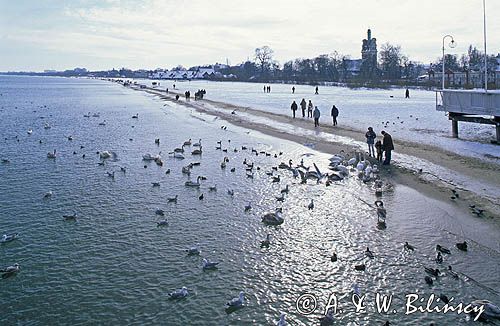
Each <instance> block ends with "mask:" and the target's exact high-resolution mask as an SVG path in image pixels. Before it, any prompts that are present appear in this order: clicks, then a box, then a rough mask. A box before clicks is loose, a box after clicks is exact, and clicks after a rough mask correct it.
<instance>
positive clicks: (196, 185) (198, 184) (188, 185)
mask: <svg viewBox="0 0 500 326" xmlns="http://www.w3.org/2000/svg"><path fill="white" fill-rule="evenodd" d="M200 178H201V177H200V176H198V177H197V178H196V182H194V181H191V180H188V181H186V183H184V185H185V186H186V187H199V186H200V185H201V184H200Z"/></svg>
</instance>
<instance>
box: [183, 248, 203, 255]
mask: <svg viewBox="0 0 500 326" xmlns="http://www.w3.org/2000/svg"><path fill="white" fill-rule="evenodd" d="M186 251H187V254H188V256H198V255H199V254H200V249H198V247H196V246H194V247H191V248H189V249H188V250H186Z"/></svg>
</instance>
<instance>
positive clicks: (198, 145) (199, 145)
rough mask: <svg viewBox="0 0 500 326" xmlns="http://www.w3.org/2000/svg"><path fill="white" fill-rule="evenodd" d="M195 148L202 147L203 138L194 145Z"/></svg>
mask: <svg viewBox="0 0 500 326" xmlns="http://www.w3.org/2000/svg"><path fill="white" fill-rule="evenodd" d="M193 147H201V138H200V140H198V142H197V143H194V144H193Z"/></svg>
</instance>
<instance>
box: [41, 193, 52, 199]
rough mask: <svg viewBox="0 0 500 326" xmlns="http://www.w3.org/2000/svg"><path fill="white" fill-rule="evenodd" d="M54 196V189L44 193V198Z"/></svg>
mask: <svg viewBox="0 0 500 326" xmlns="http://www.w3.org/2000/svg"><path fill="white" fill-rule="evenodd" d="M50 197H52V191H47V192H46V193H45V194H44V195H43V198H50Z"/></svg>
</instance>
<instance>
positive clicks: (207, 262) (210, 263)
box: [202, 258, 220, 271]
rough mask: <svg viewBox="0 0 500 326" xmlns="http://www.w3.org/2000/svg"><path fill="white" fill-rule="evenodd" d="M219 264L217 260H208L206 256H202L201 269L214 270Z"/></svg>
mask: <svg viewBox="0 0 500 326" xmlns="http://www.w3.org/2000/svg"><path fill="white" fill-rule="evenodd" d="M219 264H220V262H218V261H210V260H208V259H207V258H203V266H202V269H203V270H204V271H206V270H214V269H217V266H218V265H219Z"/></svg>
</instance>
